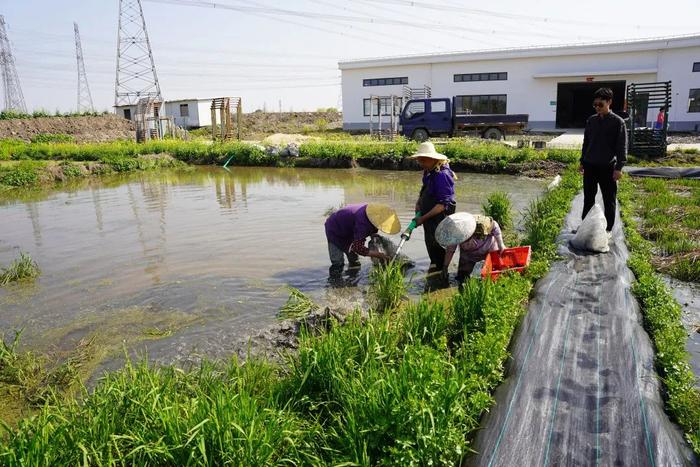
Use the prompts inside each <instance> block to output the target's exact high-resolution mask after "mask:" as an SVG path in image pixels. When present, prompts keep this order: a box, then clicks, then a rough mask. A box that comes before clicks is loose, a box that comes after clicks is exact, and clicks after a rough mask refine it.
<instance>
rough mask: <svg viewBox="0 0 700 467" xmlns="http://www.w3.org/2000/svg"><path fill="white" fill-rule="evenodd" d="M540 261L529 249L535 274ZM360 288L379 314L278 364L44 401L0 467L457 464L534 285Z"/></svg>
mask: <svg viewBox="0 0 700 467" xmlns="http://www.w3.org/2000/svg"><path fill="white" fill-rule="evenodd" d="M572 174H573V175H572ZM572 177H573V178H575V179H576V180H577V181H580V177H579V176H578V174H576V173H575V172H569V173H568V174H567V175H565V177H564V182H563V183H562V186H563V187H567V186H570V185H572V184H573V182H572V181H571V180H570V179H571V178H572ZM572 196H573V194H572V193H571V190H570V189H567V188H561V187H560V188H557V189H555V190H553V191H552V192H551V193H549V194H548V195H546V196H545V197H544V198H543V199H541V200H540V201H539V203H540V204H544V205H550V204H549V203H550V201H549V198H550V197H556V199H557V200H558V201H559V202H561V203H563V204H564V205H565V206H563V207H562V209H558V210H557V211H556V212H555V214H554V215H553V217H552V220H551V221H552V222H553V223H555V224H558V225H559V226H560V225H561V221H562V219H563V215H559V214H560V213H562V212H563V213H564V214H565V213H566V212H567V211H568V204H569V202H570V201H571V197H572ZM547 232H552V230H547ZM556 233H558V232H555V234H554V236H556ZM554 236H550V238H549V241H550V242H553V241H554ZM548 258H549V256H548V255H546V254H542V253H541V252H539V251H535V252H534V253H533V260H534V261H535V262H536V264H537V265H538V266H537V267H538V268H539V269H537V271H538V272H539V273H540V274H541V273H543V271H545V270H546V269H547V267H548V261H549V260H548ZM373 278H374V282H373V284H374V285H373V287H374V288H375V293H376V287H380V288H381V289H382V290H383V292H382V294H383V293H386V297H385V298H384V299H383V300H382V302H381V304H379V305H378V306H380V307H382V308H383V310H384V311H385V312H384V313H374V312H372V313H369V316H368V317H362V316H361V315H360V314H359V313H358V314H356V315H353V316H351V317H349V318H348V319H347V320H346V322H345V323H344V325H343V326H333V327H331V328H330V329H325V330H320V331H318V330H315V331H314V332H311V331H306V330H305V331H303V332H302V335H301V336H300V338H299V343H298V352H297V353H295V354H291V355H289V356H288V357H287V362H286V364H285V365H281V364H273V363H267V362H263V361H257V360H255V359H252V360H249V361H247V362H246V363H245V364H241V363H240V362H238V361H236V360H235V359H234V360H231V361H229V362H228V363H218V364H215V363H208V362H204V363H202V365H201V366H200V367H198V368H194V369H189V370H181V369H177V368H174V367H152V366H149V365H147V364H146V363H138V364H131V363H127V365H126V367H125V368H123V369H121V370H118V371H115V372H112V373H109V374H107V375H106V376H105V377H104V378H103V379H102V380H101V381H100V382H99V383H98V384H97V385H96V387H95V389H94V390H93V391H91V392H88V391H85V390H84V391H83V393H82V394H81V397H79V398H73V397H58V396H57V397H56V398H55V399H50V400H49V401H48V402H49V403H47V404H46V405H44V406H42V407H41V409H40V410H39V411H38V413H36V415H35V416H34V417H31V418H26V419H24V420H22V421H21V422H20V423H19V425H18V426H17V428H16V429H10V428H9V427H8V428H7V432H6V434H5V439H4V440H3V441H4V442H3V444H2V445H0V464H3V465H10V466H12V465H36V464H41V465H77V464H82V465H124V464H128V465H178V466H179V465H224V464H229V465H338V466H340V465H344V466H350V465H367V466H368V465H386V466H393V465H402V466H404V465H406V466H411V465H415V466H419V465H434V466H454V465H458V464H461V463H462V461H463V460H464V458H465V457H466V456H467V455H468V453H469V452H470V450H471V449H472V444H471V443H472V440H473V438H474V436H475V433H476V431H477V430H478V428H479V420H480V418H481V416H482V415H483V413H484V411H485V410H487V409H488V408H489V407H491V405H492V404H493V397H492V392H493V390H494V389H495V388H496V386H497V385H498V384H499V383H500V382H501V380H502V379H503V371H504V362H505V360H506V358H507V357H508V346H509V343H510V339H511V336H512V334H513V331H514V329H515V327H516V325H517V323H518V321H519V319H520V317H521V316H522V314H523V313H524V312H525V305H526V303H527V299H528V296H529V294H530V292H531V289H532V285H533V283H534V279H535V278H536V275H533V274H529V275H526V276H523V275H506V276H503V278H501V279H499V280H498V281H497V282H495V283H492V282H491V281H478V280H475V279H472V280H470V281H469V282H467V283H466V284H465V286H464V287H463V289H462V291H461V292H458V293H457V294H456V295H454V296H452V297H448V298H443V299H441V300H439V301H438V300H435V299H433V298H431V297H429V296H425V297H424V298H422V299H421V300H420V301H418V302H410V303H406V302H403V301H400V300H399V298H400V297H401V296H402V295H403V293H401V288H402V287H403V284H404V278H403V276H402V275H401V274H400V268H399V267H398V266H397V265H395V264H390V265H389V266H388V267H387V268H381V269H380V268H377V272H376V273H375V275H374V276H373Z"/></svg>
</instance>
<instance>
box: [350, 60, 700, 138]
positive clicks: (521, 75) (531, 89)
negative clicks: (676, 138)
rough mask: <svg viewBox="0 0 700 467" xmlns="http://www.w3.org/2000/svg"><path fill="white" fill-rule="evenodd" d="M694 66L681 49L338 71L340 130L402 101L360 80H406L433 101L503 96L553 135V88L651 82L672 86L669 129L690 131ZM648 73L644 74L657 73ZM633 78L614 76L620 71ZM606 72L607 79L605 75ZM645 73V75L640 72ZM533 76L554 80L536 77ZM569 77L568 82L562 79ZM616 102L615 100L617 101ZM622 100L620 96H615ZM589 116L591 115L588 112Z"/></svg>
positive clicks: (696, 117)
mask: <svg viewBox="0 0 700 467" xmlns="http://www.w3.org/2000/svg"><path fill="white" fill-rule="evenodd" d="M694 61H700V46H696V47H690V48H684V49H667V50H659V51H657V50H649V51H631V52H622V53H619V52H618V53H606V54H601V53H598V54H576V55H562V56H550V57H546V56H545V57H529V58H517V56H516V58H505V59H493V60H478V61H461V62H447V63H423V64H414V65H392V66H375V67H372V68H362V69H343V70H342V91H343V127H344V128H345V129H348V130H350V129H365V128H367V127H368V117H365V116H364V115H363V99H364V98H367V97H369V96H370V94H372V95H389V94H396V95H401V93H402V86H398V85H395V86H367V87H364V86H363V85H362V81H363V79H368V78H389V77H402V76H407V77H408V85H409V86H410V87H413V88H417V87H422V86H423V85H427V86H430V87H431V88H432V95H433V97H452V96H455V95H474V94H506V95H507V109H506V111H507V112H508V113H526V114H529V116H530V118H529V120H530V127H531V128H534V129H553V128H555V122H556V105H552V104H551V102H556V100H557V83H571V82H586V78H587V77H588V76H589V75H590V76H592V77H593V82H596V81H626V83H627V84H629V83H633V82H637V83H641V82H653V81H659V80H664V81H665V80H671V81H673V89H674V94H673V108H672V111H671V114H670V117H669V122H670V124H671V128H672V129H679V130H680V129H692V127H693V125H695V124H699V123H700V113H695V114H693V113H690V114H689V113H688V112H687V108H688V104H687V101H688V92H689V89H690V88H691V87H700V73H692V65H693V62H694ZM657 69H658V73H656V72H654V73H650V72H648V71H649V70H657ZM625 70H628V71H629V70H632V71H633V72H630V73H624V74H619V72H620V71H625ZM606 71H609V72H611V74H606V73H605V72H606ZM644 71H646V72H644ZM494 72H507V73H508V80H506V81H476V82H457V83H455V82H454V78H453V76H454V75H455V74H461V73H494ZM537 75H556V76H549V77H536V76H537ZM566 75H571V76H566ZM616 98H617V96H616ZM620 98H624V96H620ZM657 112H658V109H650V110H649V115H648V117H647V120H648V121H650V122H651V121H654V120H655V119H656V113H657ZM591 114H593V109H591Z"/></svg>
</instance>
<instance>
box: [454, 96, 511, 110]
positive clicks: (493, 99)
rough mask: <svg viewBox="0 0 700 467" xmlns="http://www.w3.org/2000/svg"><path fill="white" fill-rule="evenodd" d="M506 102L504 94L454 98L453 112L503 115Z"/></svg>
mask: <svg viewBox="0 0 700 467" xmlns="http://www.w3.org/2000/svg"><path fill="white" fill-rule="evenodd" d="M506 102H507V97H506V95H505V94H487V95H478V96H455V111H456V112H457V113H473V114H505V113H506V107H507V106H506Z"/></svg>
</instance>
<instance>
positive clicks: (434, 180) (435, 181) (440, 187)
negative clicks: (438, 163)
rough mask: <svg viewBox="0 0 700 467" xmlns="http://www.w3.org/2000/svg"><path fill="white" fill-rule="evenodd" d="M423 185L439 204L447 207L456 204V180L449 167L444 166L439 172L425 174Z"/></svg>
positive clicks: (432, 171)
mask: <svg viewBox="0 0 700 467" xmlns="http://www.w3.org/2000/svg"><path fill="white" fill-rule="evenodd" d="M423 185H424V186H427V188H426V189H427V190H428V192H429V193H430V194H431V195H432V197H433V199H435V201H436V202H437V203H438V204H443V205H445V207H447V206H449V205H450V204H454V202H455V180H454V174H453V172H452V169H450V166H449V165H447V164H445V165H443V166H442V167H440V170H439V171H435V170H431V171H430V172H423Z"/></svg>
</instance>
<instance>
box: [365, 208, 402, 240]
mask: <svg viewBox="0 0 700 467" xmlns="http://www.w3.org/2000/svg"><path fill="white" fill-rule="evenodd" d="M367 218H368V219H369V221H370V222H371V223H372V225H373V226H375V227H376V228H377V229H379V230H381V231H382V232H384V233H386V234H389V235H394V234H397V233H399V231H400V230H401V222H400V221H399V216H398V214H396V211H394V209H393V208H391V207H390V206H387V205H386V204H381V203H369V204H368V205H367Z"/></svg>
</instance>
